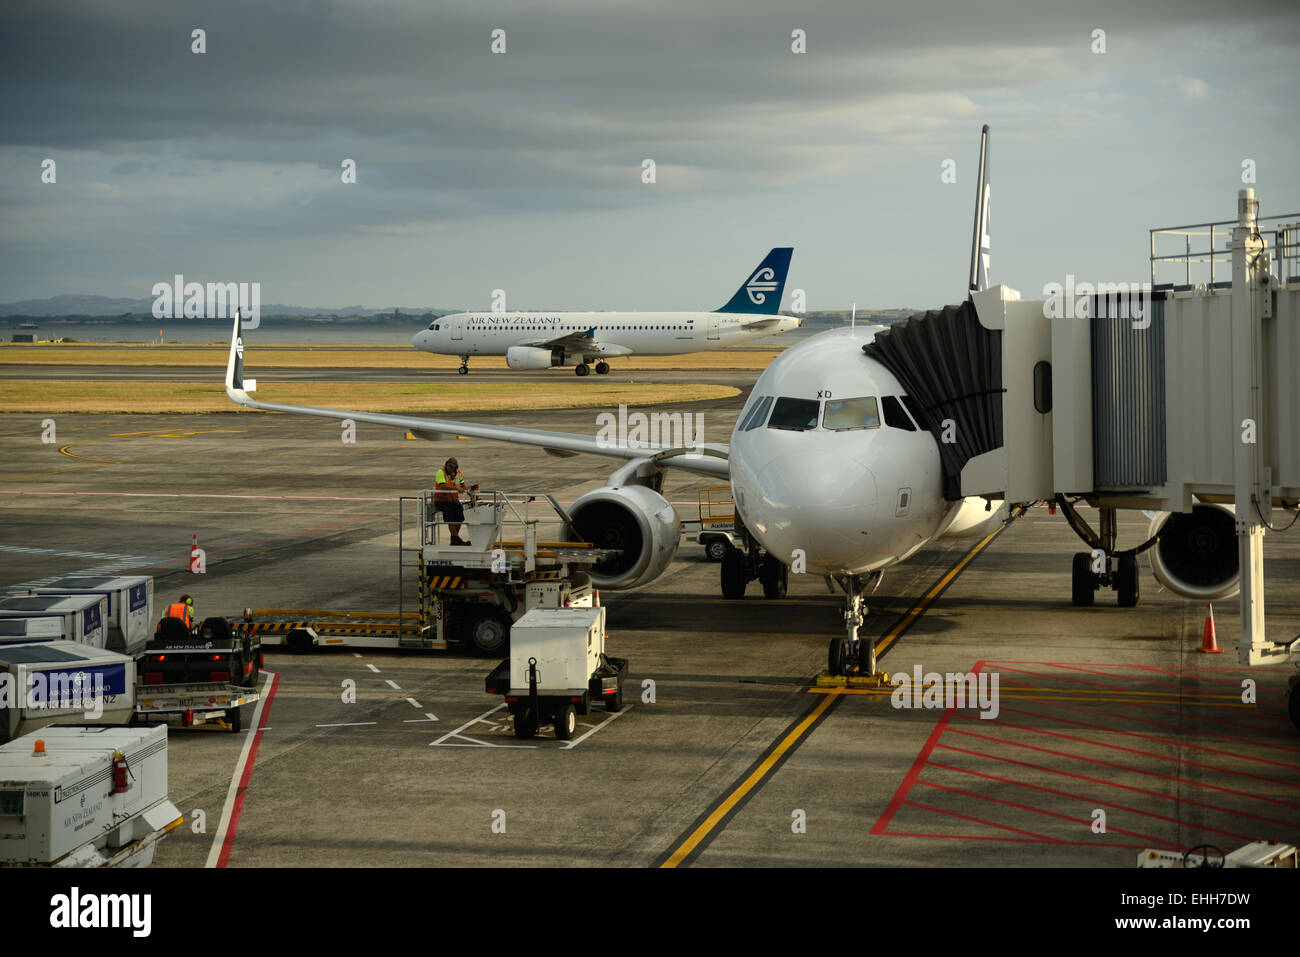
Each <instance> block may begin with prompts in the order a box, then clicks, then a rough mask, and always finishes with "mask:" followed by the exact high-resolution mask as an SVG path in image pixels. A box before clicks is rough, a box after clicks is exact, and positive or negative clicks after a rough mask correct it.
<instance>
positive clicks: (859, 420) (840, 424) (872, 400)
mask: <svg viewBox="0 0 1300 957" xmlns="http://www.w3.org/2000/svg"><path fill="white" fill-rule="evenodd" d="M822 428H824V429H830V430H831V431H832V432H848V431H850V430H852V429H878V428H880V410H879V408H878V407H877V406H876V397H875V396H874V395H868V396H863V397H862V398H859V399H828V400H827V401H826V414H825V415H824V416H822Z"/></svg>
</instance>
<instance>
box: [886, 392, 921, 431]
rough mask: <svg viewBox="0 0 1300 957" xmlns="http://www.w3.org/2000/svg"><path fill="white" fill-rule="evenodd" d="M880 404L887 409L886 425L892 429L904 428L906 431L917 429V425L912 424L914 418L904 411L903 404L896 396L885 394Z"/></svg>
mask: <svg viewBox="0 0 1300 957" xmlns="http://www.w3.org/2000/svg"><path fill="white" fill-rule="evenodd" d="M880 404H881V405H882V406H883V407H884V410H885V425H887V426H889V427H890V428H891V429H902V430H903V431H904V432H915V431H916V426H914V425H913V424H912V420H911V419H909V418H908V417H907V413H906V412H904V411H903V406H902V405H901V404H900V403H899V401H898V400H897V399H896V398H894V397H893V396H892V395H887V396H884V397H882V398H881V400H880Z"/></svg>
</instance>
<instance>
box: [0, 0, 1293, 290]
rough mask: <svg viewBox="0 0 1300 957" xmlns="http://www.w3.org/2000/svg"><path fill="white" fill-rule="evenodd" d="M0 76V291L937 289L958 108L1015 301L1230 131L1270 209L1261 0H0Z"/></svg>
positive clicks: (1175, 209) (959, 169) (1287, 158)
mask: <svg viewBox="0 0 1300 957" xmlns="http://www.w3.org/2000/svg"><path fill="white" fill-rule="evenodd" d="M877 6H878V9H877V8H876V7H877ZM1134 7H1136V9H1134ZM200 28H201V29H202V30H204V31H205V40H206V52H205V53H202V54H199V53H194V52H192V46H193V44H194V41H193V39H192V31H194V30H195V29H200ZM498 29H499V30H503V31H504V33H505V52H504V53H500V54H497V53H493V52H492V49H491V47H492V42H493V41H492V34H493V31H494V30H498ZM795 30H802V31H804V32H805V34H806V46H807V52H805V53H802V54H798V53H794V52H792V50H791V46H792V42H793V41H792V32H793V31H795ZM1096 30H1104V31H1105V35H1104V42H1105V52H1104V53H1097V52H1093V48H1094V46H1096V41H1095V40H1094V39H1093V35H1094V31H1096ZM0 76H2V77H3V81H2V83H0V101H2V102H3V112H2V114H0V115H2V116H3V122H2V124H0V301H13V300H18V299H27V298H40V297H45V296H53V295H57V294H61V293H89V294H99V295H106V296H123V297H130V298H146V297H148V296H149V295H150V289H151V287H152V285H153V284H154V283H155V282H157V281H159V280H163V279H169V278H170V277H171V276H172V275H173V274H174V273H183V274H184V275H185V276H186V278H187V279H196V280H199V281H222V282H231V281H233V282H238V281H259V282H261V283H262V302H263V303H273V302H278V303H287V304H292V305H303V306H309V305H319V306H331V307H341V306H345V305H351V304H360V305H364V306H367V307H372V308H377V307H384V306H394V305H397V306H403V307H417V306H418V307H441V308H452V307H465V308H469V307H473V308H486V307H487V306H488V305H489V300H490V296H491V293H492V290H493V289H494V288H503V289H505V290H506V294H507V304H508V306H509V307H510V308H517V309H523V308H574V309H606V308H625V309H660V308H662V309H700V308H715V307H717V306H719V305H721V304H722V303H723V302H724V301H725V300H726V299H727V298H728V297H729V296H730V294H731V292H732V291H733V290H734V289H735V288H736V286H738V285H739V284H740V282H741V281H742V280H744V279H745V278H747V275H748V273H747V270H751V269H752V268H753V266H754V265H756V264H757V263H758V261H759V260H760V259H761V258H762V256H763V254H764V253H765V252H766V251H767V249H768V248H770V247H772V246H776V245H793V246H794V247H795V255H794V261H793V264H792V268H791V274H790V281H789V286H788V289H789V288H802V289H805V290H806V292H807V300H808V308H809V309H843V308H848V306H849V304H850V303H851V302H854V301H856V302H857V303H858V304H859V306H861V307H868V308H889V307H895V306H913V307H932V306H938V305H942V304H943V303H945V302H953V301H957V300H958V299H960V298H962V297H963V295H964V289H965V284H966V275H967V271H968V259H969V250H970V231H971V215H972V211H973V206H974V192H975V172H976V159H977V152H978V143H979V129H980V126H981V124H983V123H988V124H989V125H990V127H991V128H992V145H991V149H990V154H991V155H990V171H991V179H992V196H993V204H992V205H993V208H992V213H991V233H992V243H993V257H992V266H993V268H992V277H993V279H994V281H997V282H1005V283H1007V284H1008V285H1011V286H1014V287H1016V288H1018V289H1020V290H1021V292H1022V294H1024V295H1025V296H1026V297H1036V296H1040V295H1041V294H1042V287H1043V284H1044V283H1047V282H1054V281H1055V282H1063V281H1064V280H1065V276H1066V274H1067V273H1074V274H1075V275H1076V276H1078V277H1080V278H1084V279H1090V280H1107V281H1120V280H1141V279H1144V278H1146V277H1147V274H1148V263H1147V253H1148V234H1147V230H1148V228H1150V227H1153V226H1164V225H1172V224H1181V223H1190V222H1197V221H1205V220H1219V219H1228V218H1231V217H1232V216H1233V215H1235V196H1236V190H1237V189H1238V188H1239V187H1241V186H1242V181H1241V177H1242V164H1243V162H1244V161H1246V160H1253V161H1254V165H1255V169H1256V176H1257V182H1256V183H1255V184H1254V185H1255V189H1256V190H1257V192H1258V193H1259V194H1260V196H1261V197H1262V200H1263V208H1262V210H1261V212H1262V213H1265V214H1269V213H1274V214H1276V213H1289V212H1295V211H1298V210H1300V178H1298V177H1297V171H1298V167H1300V163H1298V162H1297V161H1298V159H1300V136H1298V135H1297V129H1300V8H1297V7H1296V6H1295V4H1294V3H1293V2H1291V0H1275V2H1264V0H1235V2H1232V3H1225V2H1223V0H1174V2H1150V3H1146V2H1144V3H1138V4H1134V3H1133V2H1132V0H1106V2H1101V3H1091V4H1090V3H1084V2H1077V3H1062V4H1056V3H1042V2H1032V0H1031V2H1009V0H992V2H980V3H971V2H963V0H949V2H934V0H908V2H905V3H894V2H889V3H880V4H876V3H862V2H860V0H828V2H817V0H812V2H805V3H798V4H792V3H789V2H784V0H781V2H778V0H735V2H707V0H704V2H700V0H681V2H678V0H637V2H627V0H622V2H620V0H559V2H547V0H505V2H499V0H472V2H471V0H465V2H446V3H444V2H437V0H434V2H428V0H425V2H399V0H355V2H354V0H277V2H274V3H266V2H264V0H223V2H215V0H213V2H206V3H202V2H185V0H179V2H178V0H115V2H113V3H105V2H103V0H85V2H71V0H46V2H41V3H30V2H27V0H7V2H6V3H5V4H3V6H0ZM46 159H52V160H54V161H55V164H56V165H55V171H56V177H57V179H56V182H55V183H53V184H49V183H43V182H42V163H43V161H44V160H46ZM345 159H352V160H354V161H355V163H356V182H355V183H354V184H345V183H343V182H342V175H341V174H342V163H343V161H344V160H345ZM645 159H652V160H654V162H655V164H656V178H657V182H655V183H653V184H645V183H643V182H642V161H643V160H645ZM946 160H953V161H955V164H956V167H955V168H956V183H945V182H943V181H942V176H941V174H942V172H943V168H944V163H945V161H946ZM788 289H787V304H788V301H789V300H788V295H789V292H788Z"/></svg>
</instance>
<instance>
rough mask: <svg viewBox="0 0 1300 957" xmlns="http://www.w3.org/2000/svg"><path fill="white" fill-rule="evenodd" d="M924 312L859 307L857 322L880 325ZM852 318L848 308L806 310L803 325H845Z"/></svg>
mask: <svg viewBox="0 0 1300 957" xmlns="http://www.w3.org/2000/svg"><path fill="white" fill-rule="evenodd" d="M922 312H925V310H924V309H859V310H858V314H857V321H858V322H868V323H875V324H877V325H881V326H888V325H892V324H893V323H895V322H903V321H905V320H906V319H908V318H909V317H910V316H914V315H917V314H918V313H922ZM852 318H853V311H852V310H850V309H843V310H838V311H836V310H823V311H820V312H808V313H804V315H803V324H804V327H805V328H807V327H809V326H811V327H814V328H816V327H818V326H825V327H833V326H847V325H848V324H849V321H850V320H851V319H852Z"/></svg>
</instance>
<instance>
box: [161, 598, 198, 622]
mask: <svg viewBox="0 0 1300 957" xmlns="http://www.w3.org/2000/svg"><path fill="white" fill-rule="evenodd" d="M163 617H164V618H179V619H180V620H181V621H183V622H185V627H186V628H188V627H190V624H191V623H192V622H193V621H194V611H193V609H191V608H190V606H189V605H187V604H185V602H183V601H175V602H172V603H171V604H170V605H168V606H167V608H166V609H165V610H164V611H163Z"/></svg>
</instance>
